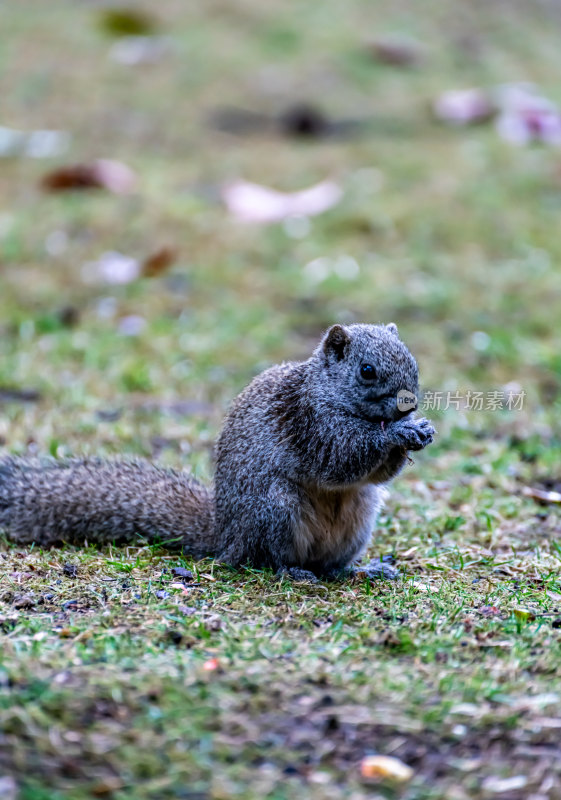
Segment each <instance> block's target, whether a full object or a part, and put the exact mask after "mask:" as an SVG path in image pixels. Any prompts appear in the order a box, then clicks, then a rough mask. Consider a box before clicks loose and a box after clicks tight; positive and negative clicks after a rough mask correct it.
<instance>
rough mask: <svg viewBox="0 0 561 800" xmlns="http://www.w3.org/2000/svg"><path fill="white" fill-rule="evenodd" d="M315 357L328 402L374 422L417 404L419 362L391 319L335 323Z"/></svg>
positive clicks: (396, 416) (399, 414) (389, 418)
mask: <svg viewBox="0 0 561 800" xmlns="http://www.w3.org/2000/svg"><path fill="white" fill-rule="evenodd" d="M314 360H316V363H317V365H318V367H319V369H320V370H321V371H322V373H323V375H324V377H325V380H324V381H322V382H321V387H322V395H323V400H324V401H326V402H327V403H332V404H333V405H334V406H338V407H341V406H344V407H345V408H346V409H348V410H349V411H350V412H351V413H353V414H355V415H356V416H360V417H363V418H364V419H368V420H370V421H372V422H382V421H385V422H390V421H393V420H397V419H400V418H401V417H404V416H405V415H406V414H409V413H410V412H411V411H415V409H416V408H417V395H418V391H419V371H418V368H417V362H416V361H415V359H414V358H413V356H412V355H411V353H410V352H409V350H408V349H407V347H406V346H405V345H404V344H403V342H402V341H401V339H400V338H399V333H398V330H397V326H396V325H394V324H393V323H390V324H389V325H333V326H332V327H331V328H330V329H329V330H328V331H327V333H326V334H325V336H324V337H323V339H322V341H321V343H320V345H319V347H318V348H317V350H316V351H315V353H314Z"/></svg>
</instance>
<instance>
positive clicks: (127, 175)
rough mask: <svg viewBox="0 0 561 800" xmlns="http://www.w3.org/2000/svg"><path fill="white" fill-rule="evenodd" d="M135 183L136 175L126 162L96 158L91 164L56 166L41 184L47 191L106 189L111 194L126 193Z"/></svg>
mask: <svg viewBox="0 0 561 800" xmlns="http://www.w3.org/2000/svg"><path fill="white" fill-rule="evenodd" d="M135 183H136V175H135V174H134V172H133V171H132V170H131V169H130V167H127V165H126V164H123V163H122V162H121V161H113V160H111V159H108V158H98V159H96V160H95V161H92V162H91V164H70V165H68V166H66V167H58V168H57V169H54V170H52V171H51V172H48V173H47V174H46V175H45V176H44V177H43V179H42V181H41V186H42V188H43V189H44V190H45V191H47V192H67V191H76V190H84V189H107V191H109V192H113V194H128V193H129V192H130V191H132V189H133V188H134V185H135Z"/></svg>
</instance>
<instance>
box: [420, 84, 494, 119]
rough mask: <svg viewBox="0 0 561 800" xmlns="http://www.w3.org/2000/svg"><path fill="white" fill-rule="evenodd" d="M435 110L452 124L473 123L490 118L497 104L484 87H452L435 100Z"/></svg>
mask: <svg viewBox="0 0 561 800" xmlns="http://www.w3.org/2000/svg"><path fill="white" fill-rule="evenodd" d="M433 112H434V115H435V117H436V118H437V119H439V120H440V121H441V122H447V123H448V124H450V125H473V124H475V123H477V122H485V121H486V120H488V119H490V117H492V116H493V114H494V113H495V105H494V103H493V102H492V100H491V98H490V97H489V96H488V95H487V93H486V92H484V91H483V90H482V89H452V90H450V91H447V92H443V93H442V94H441V95H440V96H439V97H438V98H437V99H436V100H435V101H434V104H433Z"/></svg>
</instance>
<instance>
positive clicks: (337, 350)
mask: <svg viewBox="0 0 561 800" xmlns="http://www.w3.org/2000/svg"><path fill="white" fill-rule="evenodd" d="M350 341H351V335H350V333H349V331H348V330H347V329H346V328H345V327H343V325H333V326H332V327H331V328H330V329H329V330H328V331H327V333H326V334H325V336H324V337H323V342H322V346H323V352H324V353H325V354H326V356H335V359H336V361H341V359H342V358H344V357H345V353H346V351H347V347H348V346H349V344H350Z"/></svg>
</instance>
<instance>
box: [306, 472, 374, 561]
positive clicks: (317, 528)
mask: <svg viewBox="0 0 561 800" xmlns="http://www.w3.org/2000/svg"><path fill="white" fill-rule="evenodd" d="M386 495H387V491H386V490H385V489H384V488H383V487H381V486H372V485H365V486H360V487H359V488H354V487H353V488H351V489H343V490H336V489H335V490H333V489H332V490H321V489H320V490H308V492H307V497H306V500H305V501H304V502H303V503H302V506H301V513H300V521H299V524H297V525H295V530H294V547H295V551H296V555H297V558H298V566H303V565H305V564H307V565H310V564H311V565H318V564H322V565H323V566H324V569H326V570H327V571H332V570H337V569H342V568H343V567H345V566H346V565H347V564H350V563H351V562H353V561H356V560H357V559H359V558H360V557H361V556H362V555H363V554H364V551H365V550H366V548H367V547H368V545H369V544H370V538H371V535H372V530H373V528H374V525H375V523H376V518H377V516H378V514H379V512H380V510H381V507H382V505H383V502H384V500H385V497H386ZM312 571H314V570H312Z"/></svg>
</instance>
